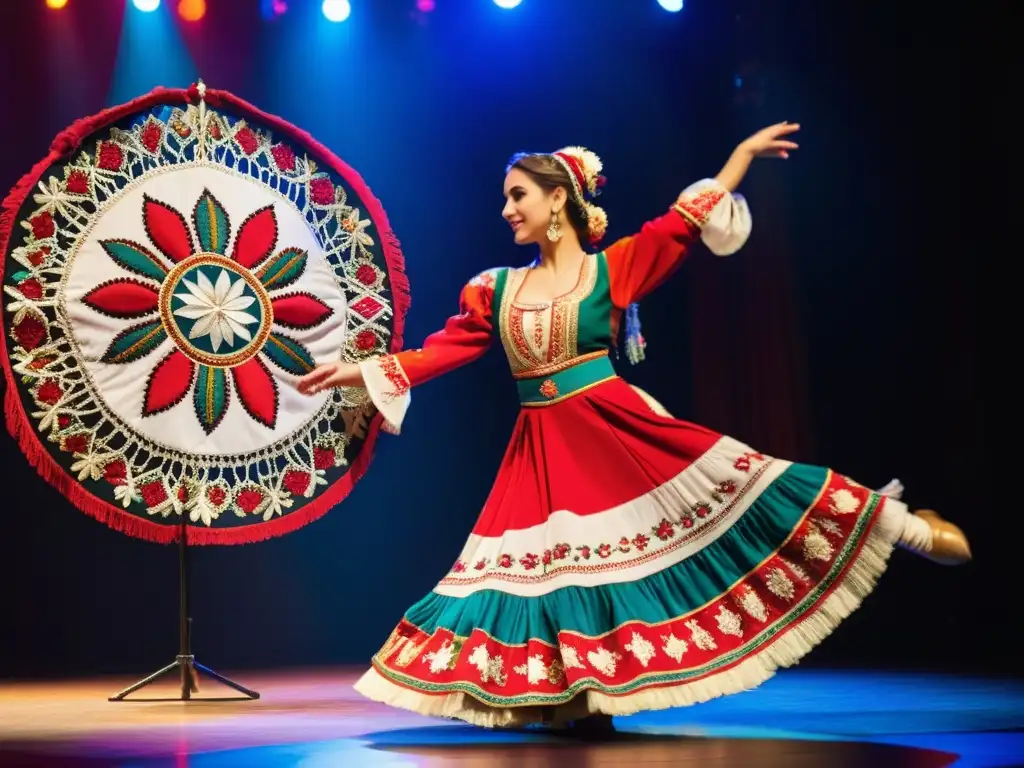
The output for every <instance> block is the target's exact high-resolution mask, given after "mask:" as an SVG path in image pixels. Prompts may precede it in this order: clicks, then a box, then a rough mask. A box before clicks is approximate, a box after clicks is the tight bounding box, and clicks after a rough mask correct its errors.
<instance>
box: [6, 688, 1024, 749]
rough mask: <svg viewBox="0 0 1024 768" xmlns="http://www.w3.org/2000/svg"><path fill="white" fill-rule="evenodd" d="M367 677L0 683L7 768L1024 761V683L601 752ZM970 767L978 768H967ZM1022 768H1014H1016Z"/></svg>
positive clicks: (679, 732)
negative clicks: (390, 700) (394, 696)
mask: <svg viewBox="0 0 1024 768" xmlns="http://www.w3.org/2000/svg"><path fill="white" fill-rule="evenodd" d="M357 674H358V671H356V670H338V669H332V670H309V671H301V672H289V673H277V674H274V673H261V674H256V673H238V674H233V675H232V677H233V678H234V679H236V680H237V681H238V682H240V683H242V684H243V685H246V686H249V687H252V688H254V689H256V690H257V691H259V692H260V694H261V698H260V699H259V700H256V701H223V700H221V701H216V700H212V698H211V697H220V696H225V695H232V692H231V691H229V690H228V689H225V688H222V687H220V686H219V685H218V684H217V683H214V682H212V681H206V680H204V681H203V690H202V691H201V693H200V694H199V697H198V698H197V699H194V700H192V701H191V702H181V701H145V700H143V699H152V698H158V697H162V696H170V697H174V696H176V694H177V691H176V689H175V687H174V685H173V682H172V681H168V682H167V683H166V684H160V685H154V686H150V687H149V688H147V689H145V690H143V691H141V692H139V693H136V694H134V700H133V698H129V699H128V700H126V701H123V702H109V701H107V698H108V697H109V696H111V695H113V694H115V693H117V692H118V691H119V690H120V689H121V688H122V687H124V686H125V685H127V684H128V683H130V682H133V681H132V680H124V679H108V680H98V681H97V680H92V681H75V682H46V683H16V684H11V683H7V684H0V765H2V766H5V767H6V766H19V768H36V767H37V766H94V767H95V768H113V767H114V766H117V767H118V768H122V767H123V768H129V767H130V768H156V766H174V768H183V767H184V766H190V767H193V768H206V767H207V766H209V767H210V768H213V767H214V766H216V767H218V768H219V767H221V766H231V767H234V766H239V767H240V768H241V767H242V766H244V767H245V768H261V767H262V766H270V767H276V766H293V765H294V766H302V768H321V767H326V766H342V767H346V768H347V767H348V766H404V767H406V768H411V767H412V766H416V767H417V768H418V767H420V766H452V765H454V766H458V767H459V768H471V767H473V766H488V768H505V767H507V768H512V767H513V766H514V767H515V768H529V767H532V766H536V767H537V768H542V767H545V768H546V767H547V766H559V768H569V767H570V766H601V767H602V768H604V767H605V766H618V765H631V766H645V765H661V766H698V765H699V766H708V767H715V766H726V765H730V766H732V765H735V766H742V767H743V768H754V766H772V767H774V766H779V767H780V768H781V767H783V766H785V767H786V768H803V767H804V766H807V767H808V768H809V767H811V766H814V768H823V767H826V766H827V768H847V767H848V766H849V767H851V768H852V767H853V766H871V768H881V766H889V765H892V766H914V767H915V768H929V767H930V766H946V765H957V766H961V765H965V766H968V765H969V766H997V765H999V766H1007V765H1015V764H1021V763H1019V762H1014V760H1015V758H1014V757H1013V755H1014V753H1016V754H1017V755H1018V757H1021V758H1022V760H1024V733H1021V732H1020V729H1022V728H1024V684H1021V683H1011V682H1000V681H983V680H982V681H979V680H963V679H956V678H932V677H921V676H911V675H906V676H893V675H881V674H877V673H820V672H797V671H789V672H785V673H783V674H781V675H779V676H778V677H776V678H775V679H774V680H772V681H770V682H769V683H767V684H766V685H765V686H762V687H761V688H760V689H758V690H756V691H752V692H748V693H745V694H741V695H739V696H733V697H728V698H726V699H720V700H716V701H714V702H709V703H708V704H705V705H701V706H698V707H688V708H683V709H675V710H668V711H665V712H654V713H644V714H641V715H636V716H633V717H629V718H618V719H617V720H616V727H617V729H618V731H619V732H618V733H617V734H615V735H614V736H612V737H610V738H608V739H605V740H602V741H600V742H598V741H585V740H582V739H579V738H572V737H567V736H558V735H553V734H545V733H539V732H504V731H491V730H487V729H481V728H474V727H471V726H467V725H465V724H461V723H458V722H450V721H443V720H435V719H429V718H424V717H421V716H418V715H415V714H412V713H407V712H403V711H400V710H395V709H391V708H389V707H384V706H381V705H377V704H374V703H371V702H368V701H366V700H364V699H362V698H361V697H359V696H358V695H357V694H356V693H355V692H354V691H353V690H352V683H353V681H354V680H355V678H356V675H357ZM965 760H966V762H965ZM1007 760H1010V762H1007Z"/></svg>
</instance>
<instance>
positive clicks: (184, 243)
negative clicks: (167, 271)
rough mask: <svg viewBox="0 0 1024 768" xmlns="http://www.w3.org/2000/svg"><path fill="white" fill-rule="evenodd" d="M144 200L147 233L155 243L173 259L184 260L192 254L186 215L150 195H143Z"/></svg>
mask: <svg viewBox="0 0 1024 768" xmlns="http://www.w3.org/2000/svg"><path fill="white" fill-rule="evenodd" d="M143 200H144V201H145V202H144V204H143V207H142V211H143V213H142V216H143V221H144V222H145V225H146V234H147V235H149V239H150V240H152V241H153V244H154V245H155V246H156V247H157V248H159V249H160V250H161V251H163V252H164V253H165V254H166V255H167V258H169V259H170V260H171V261H175V262H178V261H184V260H185V259H187V258H188V257H189V256H191V255H192V251H193V248H192V235H191V234H190V233H189V231H188V225H187V224H186V223H185V217H184V216H182V215H181V214H180V213H178V211H176V210H174V209H173V208H171V207H170V206H169V205H165V204H163V203H161V202H160V201H158V200H154V199H153V198H151V197H150V196H149V195H143Z"/></svg>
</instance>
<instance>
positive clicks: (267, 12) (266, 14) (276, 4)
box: [261, 0, 288, 19]
mask: <svg viewBox="0 0 1024 768" xmlns="http://www.w3.org/2000/svg"><path fill="white" fill-rule="evenodd" d="M261 7H262V9H263V18H264V19H276V18H277V17H278V16H283V15H284V12H285V11H287V10H288V3H286V2H285V1H284V0H263V2H262V3H261Z"/></svg>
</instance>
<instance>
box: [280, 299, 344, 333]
mask: <svg viewBox="0 0 1024 768" xmlns="http://www.w3.org/2000/svg"><path fill="white" fill-rule="evenodd" d="M271 304H272V305H273V307H274V320H275V321H276V322H278V323H280V324H281V325H283V326H285V327H286V328H295V329H306V328H313V327H314V326H317V325H320V323H322V322H323V321H324V320H326V319H327V318H328V317H330V316H331V315H332V314H334V310H332V309H331V308H330V307H328V306H327V305H326V304H324V303H323V302H322V301H320V299H318V298H316V297H315V296H313V295H312V294H310V293H290V294H287V295H286V296H279V297H278V298H276V299H274V300H273V301H272V302H271Z"/></svg>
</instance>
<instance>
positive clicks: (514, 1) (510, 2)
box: [494, 0, 523, 8]
mask: <svg viewBox="0 0 1024 768" xmlns="http://www.w3.org/2000/svg"><path fill="white" fill-rule="evenodd" d="M522 1H523V0H494V4H495V5H496V6H498V7H499V8H515V7H516V6H517V5H519V3H521V2H522Z"/></svg>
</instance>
